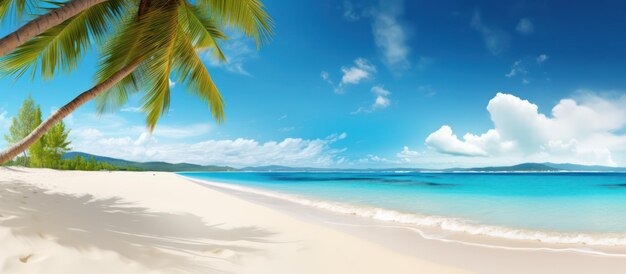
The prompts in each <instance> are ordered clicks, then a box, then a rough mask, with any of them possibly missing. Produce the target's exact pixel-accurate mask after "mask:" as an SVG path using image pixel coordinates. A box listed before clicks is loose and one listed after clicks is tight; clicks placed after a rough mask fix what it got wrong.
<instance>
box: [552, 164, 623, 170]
mask: <svg viewBox="0 0 626 274" xmlns="http://www.w3.org/2000/svg"><path fill="white" fill-rule="evenodd" d="M543 164H544V165H546V166H550V167H553V168H558V169H561V170H567V171H626V167H610V166H586V165H577V164H567V163H563V164H555V163H543Z"/></svg>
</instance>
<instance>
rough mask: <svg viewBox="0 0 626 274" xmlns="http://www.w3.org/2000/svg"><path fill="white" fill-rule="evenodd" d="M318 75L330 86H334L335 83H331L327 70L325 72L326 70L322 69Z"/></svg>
mask: <svg viewBox="0 0 626 274" xmlns="http://www.w3.org/2000/svg"><path fill="white" fill-rule="evenodd" d="M320 77H322V79H323V80H324V81H326V83H328V84H330V85H331V86H334V85H335V83H333V81H332V80H330V74H328V72H327V71H322V72H321V73H320Z"/></svg>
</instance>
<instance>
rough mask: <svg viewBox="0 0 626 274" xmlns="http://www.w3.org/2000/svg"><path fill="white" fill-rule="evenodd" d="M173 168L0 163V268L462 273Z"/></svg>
mask: <svg viewBox="0 0 626 274" xmlns="http://www.w3.org/2000/svg"><path fill="white" fill-rule="evenodd" d="M374 242H375V241H368V240H364V239H363V238H361V237H357V236H354V235H350V234H349V233H346V232H345V231H344V232H341V231H339V230H337V229H333V228H331V227H328V226H322V225H317V224H313V223H312V222H307V221H304V220H303V219H300V218H296V217H294V216H293V215H291V214H287V213H284V212H281V211H277V210H275V209H271V208H268V207H264V206H260V205H258V204H255V203H251V202H248V201H246V200H243V199H241V198H237V197H234V196H231V195H228V194H224V193H222V192H219V191H215V190H213V189H210V188H206V187H203V186H201V185H198V184H195V183H191V182H189V181H187V180H185V179H182V178H180V177H178V176H177V175H175V174H171V173H159V172H78V171H54V170H46V169H25V168H19V169H18V168H0V243H1V246H0V273H64V274H72V273H77V274H79V273H80V274H84V273H107V274H109V273H115V274H121V273H272V274H280V273H285V274H287V273H289V274H292V273H316V274H318V273H341V274H343V273H463V272H464V271H461V270H459V268H455V267H450V266H446V265H445V264H441V263H433V262H431V261H429V260H426V259H422V258H420V257H419V256H413V255H409V254H407V253H400V252H397V251H394V250H393V248H389V247H385V246H383V245H382V244H379V243H374Z"/></svg>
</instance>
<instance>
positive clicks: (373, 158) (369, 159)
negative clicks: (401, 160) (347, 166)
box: [357, 154, 398, 164]
mask: <svg viewBox="0 0 626 274" xmlns="http://www.w3.org/2000/svg"><path fill="white" fill-rule="evenodd" d="M357 163H359V164H371V163H379V164H380V163H384V164H398V162H397V161H394V160H389V159H387V158H384V157H380V156H378V155H373V154H368V155H366V156H365V157H364V158H361V159H358V160H357Z"/></svg>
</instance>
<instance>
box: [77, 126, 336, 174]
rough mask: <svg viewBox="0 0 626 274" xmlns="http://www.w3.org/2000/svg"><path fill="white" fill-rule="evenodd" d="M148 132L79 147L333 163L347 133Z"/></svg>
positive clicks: (240, 161)
mask: <svg viewBox="0 0 626 274" xmlns="http://www.w3.org/2000/svg"><path fill="white" fill-rule="evenodd" d="M147 136H148V135H145V134H141V135H140V136H139V137H138V138H136V139H133V138H131V137H128V136H127V137H119V138H104V139H100V140H96V141H93V142H91V143H90V144H81V146H79V147H77V148H76V149H77V150H79V151H84V152H88V153H93V154H97V155H104V156H109V157H116V158H122V159H128V160H135V161H167V162H172V163H178V162H187V163H197V164H214V165H230V166H236V167H241V166H255V165H271V164H276V165H290V166H329V165H332V164H334V163H336V162H337V161H338V160H339V159H340V157H338V154H339V153H341V152H342V151H343V150H342V149H334V148H332V147H331V145H332V144H333V143H335V142H337V141H339V140H341V139H344V138H346V137H347V135H346V134H345V133H343V134H334V135H331V136H329V137H327V138H325V139H311V140H307V139H301V138H286V139H284V140H282V141H279V142H276V141H268V142H264V143H261V142H259V141H257V140H254V139H244V138H238V139H234V140H206V141H201V142H196V143H174V144H158V143H156V142H149V141H150V140H149V138H148V137H147Z"/></svg>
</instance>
